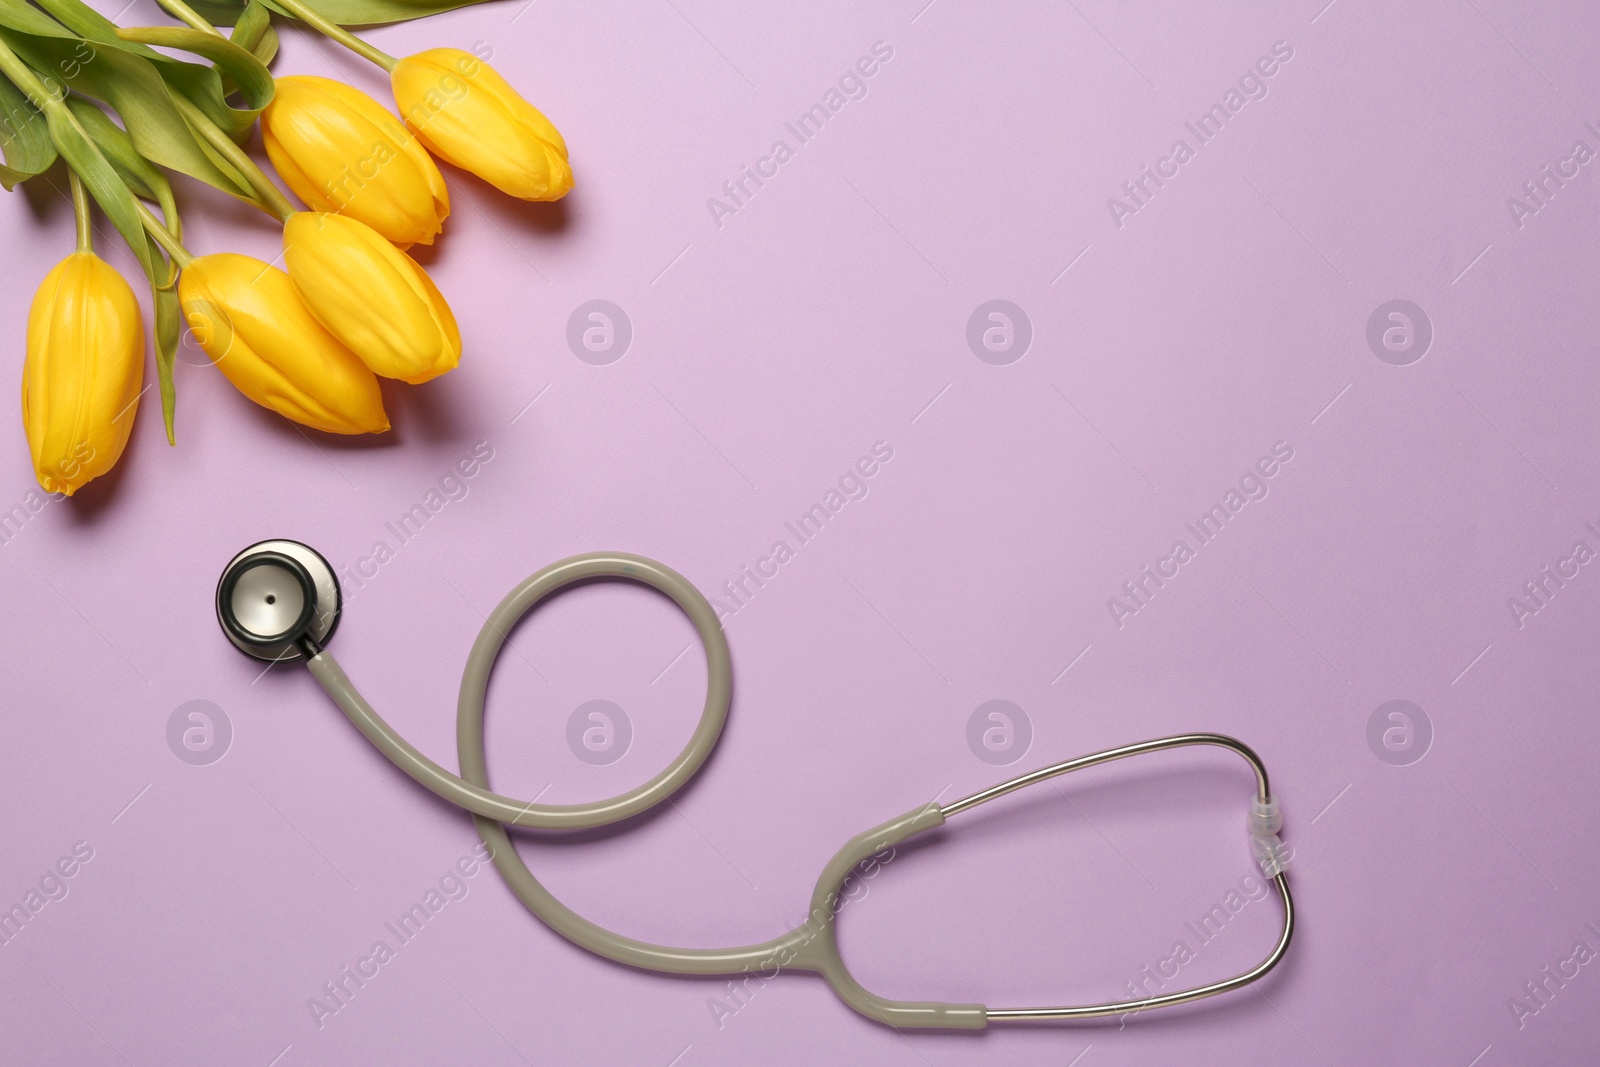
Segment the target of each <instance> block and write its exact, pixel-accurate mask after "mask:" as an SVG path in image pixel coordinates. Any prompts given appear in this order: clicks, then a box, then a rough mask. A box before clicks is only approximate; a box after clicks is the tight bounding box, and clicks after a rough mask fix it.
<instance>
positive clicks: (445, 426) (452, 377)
mask: <svg viewBox="0 0 1600 1067" xmlns="http://www.w3.org/2000/svg"><path fill="white" fill-rule="evenodd" d="M459 374H460V371H459V370H455V371H451V372H450V373H449V374H446V375H444V376H442V377H439V378H435V379H434V380H433V381H431V382H424V383H423V384H421V385H407V384H406V383H405V382H396V381H385V382H384V383H383V406H384V410H385V411H387V412H388V413H389V422H390V423H391V424H392V425H393V427H394V429H393V430H391V431H390V434H394V435H396V436H398V437H399V438H400V439H402V440H411V439H415V440H419V441H429V442H433V441H446V442H447V441H459V440H464V439H465V435H467V434H469V433H472V432H475V430H478V429H481V428H482V422H483V420H482V419H481V418H474V417H473V416H472V412H471V410H470V405H469V400H470V397H469V396H468V395H467V394H468V390H467V386H466V383H465V382H460V381H457V380H456V378H457V376H458V375H459ZM384 436H389V434H385V435H384Z"/></svg>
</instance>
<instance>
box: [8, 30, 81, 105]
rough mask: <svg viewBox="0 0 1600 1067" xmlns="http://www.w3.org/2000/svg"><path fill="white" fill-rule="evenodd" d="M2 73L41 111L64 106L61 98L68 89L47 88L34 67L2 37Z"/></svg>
mask: <svg viewBox="0 0 1600 1067" xmlns="http://www.w3.org/2000/svg"><path fill="white" fill-rule="evenodd" d="M0 73H3V74H4V75H5V76H6V77H8V78H10V79H11V84H13V85H15V86H16V87H17V88H18V89H21V90H22V93H23V95H24V96H26V97H27V98H28V102H29V103H30V104H32V105H33V106H34V107H36V108H38V109H39V110H40V111H41V112H45V113H48V111H49V109H50V108H51V107H60V106H62V104H61V100H62V98H63V97H65V96H66V90H65V89H63V88H61V87H60V86H59V85H57V86H54V87H53V91H52V89H51V88H46V86H45V83H44V82H43V81H41V80H40V79H39V75H37V74H35V73H34V71H33V68H32V67H30V66H28V64H26V63H24V62H23V61H22V57H21V56H19V55H17V54H16V53H15V52H13V51H12V50H11V46H10V45H8V44H6V43H5V40H4V39H0Z"/></svg>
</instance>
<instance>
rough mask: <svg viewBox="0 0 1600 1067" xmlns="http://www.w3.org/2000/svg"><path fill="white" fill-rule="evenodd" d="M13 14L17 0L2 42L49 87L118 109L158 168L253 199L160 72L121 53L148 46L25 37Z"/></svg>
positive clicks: (2, 14) (6, 1)
mask: <svg viewBox="0 0 1600 1067" xmlns="http://www.w3.org/2000/svg"><path fill="white" fill-rule="evenodd" d="M14 9H15V0H0V39H3V40H4V41H5V42H6V43H7V44H9V45H10V46H11V48H12V49H13V50H14V51H15V52H17V54H18V55H20V56H21V57H22V58H23V60H25V61H26V62H27V64H28V65H29V66H30V67H32V68H33V69H34V70H35V71H38V72H40V77H41V79H42V80H44V81H45V82H46V83H47V85H50V86H53V87H54V88H55V89H56V90H57V91H60V88H61V86H62V84H65V85H66V86H68V87H70V88H72V89H74V90H76V91H77V92H80V93H82V94H84V95H85V96H90V97H93V98H94V99H96V100H101V101H104V102H105V103H107V104H109V105H111V109H112V110H113V111H115V112H116V113H117V114H118V115H119V116H120V117H121V119H122V122H123V125H124V127H125V128H126V129H127V131H128V134H129V135H130V136H131V137H132V138H133V143H134V145H135V146H136V147H137V148H138V150H139V154H140V155H141V156H144V157H145V158H146V159H148V160H150V161H151V162H152V163H157V164H159V165H161V166H163V167H166V168H168V169H169V170H175V171H178V172H180V173H183V174H187V175H189V176H190V177H191V178H194V179H196V180H198V181H202V182H205V183H206V184H207V185H211V186H214V187H216V188H218V189H221V190H222V191H223V192H226V193H230V194H232V195H233V196H236V197H239V198H240V199H249V196H250V186H249V184H248V183H247V182H246V181H245V180H244V177H243V176H242V175H240V174H239V172H238V171H237V170H235V169H234V167H233V166H232V164H230V163H228V162H227V161H226V160H224V159H221V158H220V157H219V156H218V155H217V154H216V152H215V151H214V150H212V149H210V148H209V146H206V145H204V144H202V143H201V142H200V140H199V138H198V137H197V136H196V135H195V133H194V131H193V130H191V129H190V128H189V124H188V123H187V122H185V121H184V118H183V116H182V115H180V114H179V113H178V109H177V107H176V105H174V104H173V102H172V96H171V93H172V92H173V91H174V90H173V89H172V87H171V86H169V85H168V84H167V82H166V81H164V80H163V79H162V77H161V74H160V73H159V71H158V69H157V66H158V65H157V64H156V63H153V62H151V61H149V60H146V59H143V58H141V57H140V56H137V55H132V54H130V53H129V52H126V51H121V50H120V49H122V48H136V47H142V46H139V45H134V44H131V43H129V42H123V41H118V42H117V45H116V46H112V47H106V46H102V45H97V44H91V43H89V42H87V41H84V40H83V39H81V38H78V37H74V36H72V35H71V34H70V33H67V32H66V31H63V33H66V35H65V36H57V35H47V34H43V33H25V32H19V31H18V30H17V29H16V28H15V26H14V25H13V24H12V23H13V19H12V17H11V16H12V15H13V14H14ZM15 21H22V20H20V19H19V20H15ZM179 65H180V66H187V67H191V68H193V69H196V70H202V69H203V70H205V71H206V72H207V73H209V74H210V75H211V77H213V78H216V77H217V73H216V71H214V70H212V69H211V68H209V67H205V68H201V67H198V66H197V65H195V64H179ZM219 92H220V90H219ZM219 98H220V97H219ZM196 106H197V107H198V106H200V105H199V104H198V103H197V104H196Z"/></svg>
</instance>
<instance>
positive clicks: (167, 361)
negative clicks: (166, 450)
mask: <svg viewBox="0 0 1600 1067" xmlns="http://www.w3.org/2000/svg"><path fill="white" fill-rule="evenodd" d="M152 243H154V242H152ZM150 298H151V301H152V302H153V303H154V304H155V309H156V324H155V341H156V380H157V381H158V382H159V383H160V386H159V387H160V390H161V419H162V421H163V422H165V423H166V426H167V444H169V445H175V444H177V443H178V439H177V438H176V437H175V436H174V435H173V432H172V419H173V415H174V413H175V411H176V409H177V406H178V393H177V389H176V388H175V387H174V386H173V382H172V366H173V362H174V361H175V360H176V359H177V356H178V332H179V328H180V327H181V326H182V324H183V309H182V308H181V307H179V305H178V289H177V286H173V285H169V286H167V287H166V288H164V289H163V288H161V287H160V286H158V285H155V284H154V283H152V284H151V286H150Z"/></svg>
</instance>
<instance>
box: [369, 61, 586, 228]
mask: <svg viewBox="0 0 1600 1067" xmlns="http://www.w3.org/2000/svg"><path fill="white" fill-rule="evenodd" d="M389 79H390V83H391V84H392V85H393V86H394V98H395V102H396V103H397V104H399V106H400V115H401V117H402V118H404V119H405V120H406V125H407V126H410V127H411V128H412V129H413V130H414V131H416V134H417V137H418V138H419V139H420V140H421V141H422V143H423V144H425V145H427V146H428V151H430V152H432V153H433V154H434V155H436V156H438V157H439V158H440V159H442V160H444V161H445V162H447V163H453V164H455V165H456V166H458V167H460V168H461V169H462V170H466V171H471V172H472V173H473V174H476V175H477V176H478V177H480V178H482V179H483V180H484V181H486V182H488V183H489V184H490V185H493V186H494V187H495V188H496V189H499V190H500V191H502V192H505V193H510V194H511V195H512V196H515V197H517V198H519V199H522V200H560V199H561V198H562V197H563V196H566V195H567V190H569V189H571V188H572V169H571V168H570V167H569V166H568V165H567V142H566V141H564V140H563V139H562V137H561V133H560V132H559V131H558V130H557V129H556V128H555V127H554V126H553V125H551V123H550V120H549V119H547V118H545V117H544V116H543V115H542V114H540V113H539V110H538V109H537V108H535V107H534V106H533V105H532V104H530V103H528V102H527V101H526V100H524V99H523V98H522V97H521V96H520V95H518V93H517V91H516V90H515V89H513V88H512V87H511V86H510V85H509V84H508V83H507V82H506V80H505V79H504V78H502V77H500V75H499V74H497V73H496V72H495V71H494V69H493V68H492V67H490V66H489V65H488V64H487V63H485V62H483V61H482V60H481V59H479V58H478V57H477V56H474V55H473V54H472V53H470V52H463V51H462V50H461V49H459V48H432V49H429V50H428V51H426V52H418V53H417V54H416V55H414V56H408V57H406V58H405V59H402V60H399V61H398V62H397V63H396V64H395V66H394V69H393V70H391V71H390V72H389Z"/></svg>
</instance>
